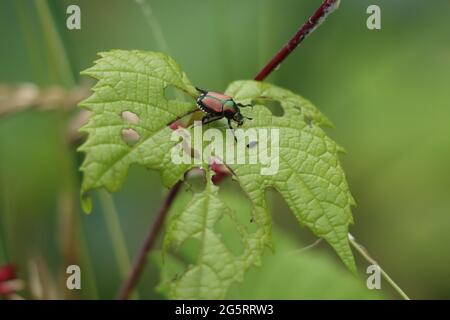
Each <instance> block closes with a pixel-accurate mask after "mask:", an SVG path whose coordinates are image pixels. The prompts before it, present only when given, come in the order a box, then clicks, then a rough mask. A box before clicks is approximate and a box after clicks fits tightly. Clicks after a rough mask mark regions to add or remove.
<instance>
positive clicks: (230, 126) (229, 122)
mask: <svg viewBox="0 0 450 320" xmlns="http://www.w3.org/2000/svg"><path fill="white" fill-rule="evenodd" d="M227 121H228V128H230V129H231V131H233V137H234V142H237V139H236V135H235V134H234V128H233V126H232V125H231V120H230V119H227Z"/></svg>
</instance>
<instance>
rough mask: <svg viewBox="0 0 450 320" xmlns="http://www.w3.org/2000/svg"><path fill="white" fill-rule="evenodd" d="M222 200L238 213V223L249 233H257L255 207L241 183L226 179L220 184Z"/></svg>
mask: <svg viewBox="0 0 450 320" xmlns="http://www.w3.org/2000/svg"><path fill="white" fill-rule="evenodd" d="M219 197H220V199H221V200H222V201H223V202H224V203H225V204H226V205H227V207H229V208H230V209H231V210H234V212H235V213H236V221H237V222H238V223H239V224H240V225H242V226H244V227H245V229H246V230H247V231H248V232H255V231H256V229H257V226H256V224H255V223H253V222H252V219H253V217H252V215H253V206H252V203H251V202H250V199H249V198H248V197H247V195H246V193H245V192H244V190H243V189H242V188H241V186H240V185H239V183H237V182H236V181H234V180H233V179H231V178H229V177H228V178H225V179H224V180H222V182H221V183H220V189H219Z"/></svg>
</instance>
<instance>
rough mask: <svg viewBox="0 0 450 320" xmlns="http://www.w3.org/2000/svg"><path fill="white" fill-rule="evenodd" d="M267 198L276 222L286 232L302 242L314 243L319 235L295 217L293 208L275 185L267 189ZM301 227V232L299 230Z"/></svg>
mask: <svg viewBox="0 0 450 320" xmlns="http://www.w3.org/2000/svg"><path fill="white" fill-rule="evenodd" d="M266 199H267V203H268V206H269V212H270V213H271V216H272V221H273V223H274V224H276V225H278V226H280V227H281V228H282V229H283V230H286V233H288V234H291V235H292V236H293V237H294V238H297V239H299V240H300V241H301V242H302V243H313V242H314V241H316V240H317V237H316V236H315V235H314V234H313V233H312V232H311V231H310V230H309V229H308V228H304V225H303V224H302V223H300V221H299V220H298V219H297V218H296V217H295V215H294V213H293V212H292V210H291V209H290V208H289V205H288V204H287V202H286V201H285V199H284V198H283V197H282V196H281V194H280V192H279V191H278V190H276V189H275V188H273V187H268V188H267V189H266ZM299 228H301V232H300V231H299Z"/></svg>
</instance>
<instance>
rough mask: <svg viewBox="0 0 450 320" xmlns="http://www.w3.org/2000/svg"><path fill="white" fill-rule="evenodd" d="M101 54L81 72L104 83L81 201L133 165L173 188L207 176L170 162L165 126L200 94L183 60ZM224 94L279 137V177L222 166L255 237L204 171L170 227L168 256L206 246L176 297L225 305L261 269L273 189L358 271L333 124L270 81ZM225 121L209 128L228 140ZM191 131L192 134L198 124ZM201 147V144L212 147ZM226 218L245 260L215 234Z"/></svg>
mask: <svg viewBox="0 0 450 320" xmlns="http://www.w3.org/2000/svg"><path fill="white" fill-rule="evenodd" d="M100 56H101V58H100V59H99V60H98V61H96V64H95V65H94V66H93V67H91V68H89V69H87V70H86V71H84V73H83V74H86V75H89V76H91V77H93V78H95V79H97V80H98V82H97V83H96V85H95V86H94V88H93V94H92V95H91V96H90V97H89V98H88V99H86V100H85V101H83V102H82V104H81V106H83V107H85V108H88V109H89V110H90V111H91V117H90V120H89V122H88V123H87V124H86V125H85V126H84V127H83V128H82V131H84V132H87V133H88V139H87V140H86V142H85V143H84V144H83V145H82V146H81V147H80V149H79V150H81V151H83V152H85V153H86V158H85V160H84V162H83V164H82V166H81V170H82V171H83V173H84V176H83V182H82V187H81V194H82V198H83V199H88V198H87V197H86V193H87V192H88V191H89V190H91V189H94V188H101V187H103V188H106V189H107V190H108V191H110V192H114V191H116V190H117V189H118V188H119V187H120V186H121V185H122V183H123V181H124V179H125V178H126V175H127V172H128V168H129V166H130V165H131V164H140V165H143V166H145V167H147V168H149V169H153V170H157V171H159V172H160V173H161V175H162V180H163V183H164V185H165V186H168V187H170V186H172V185H173V184H174V183H175V182H176V181H177V180H179V179H182V178H183V175H184V173H185V172H186V171H187V170H189V169H191V168H193V167H199V166H202V167H203V168H208V166H209V165H210V163H209V161H210V159H207V160H205V159H201V161H203V162H200V163H196V162H195V161H192V162H191V163H187V164H176V163H174V162H173V161H172V158H171V156H172V153H171V151H172V150H173V148H174V147H177V146H180V143H179V141H175V140H173V139H172V138H173V136H172V133H173V131H172V129H171V128H170V127H169V126H168V124H170V123H172V122H173V121H175V120H177V119H179V118H181V117H183V116H184V115H186V114H188V113H191V112H192V111H194V110H196V106H195V103H194V100H193V99H195V98H196V97H197V96H198V93H197V91H196V89H195V87H194V86H193V85H192V84H191V83H190V81H189V80H188V78H187V77H186V75H185V74H184V73H183V72H182V71H181V69H180V67H179V66H178V65H177V64H176V62H175V61H174V60H173V59H172V58H170V57H168V56H167V55H165V54H162V53H155V52H143V51H123V50H113V51H109V52H106V53H101V54H100ZM168 87H173V88H175V89H178V90H180V91H182V92H184V93H185V94H186V95H187V96H188V97H189V99H192V101H189V102H185V101H184V100H179V99H171V98H169V97H167V96H166V93H165V92H166V89H167V88H168ZM226 94H228V95H231V96H232V97H234V100H235V101H237V102H239V103H243V104H250V103H251V104H253V105H254V107H253V108H242V109H241V112H242V113H243V114H244V115H245V116H247V117H251V118H252V119H253V120H246V121H245V123H244V125H243V126H242V127H243V128H244V129H255V130H259V129H265V130H267V129H270V130H272V129H274V130H278V133H279V134H278V136H279V139H275V138H272V137H271V136H270V135H269V144H268V147H267V148H266V152H267V154H272V155H273V154H274V152H275V149H274V148H273V146H272V145H271V143H272V141H275V140H277V141H278V144H279V148H278V149H277V150H279V153H278V155H276V156H275V159H277V160H278V161H277V169H278V170H275V172H273V173H271V174H266V173H265V174H262V172H263V169H266V168H265V166H266V165H263V164H262V163H255V164H250V163H245V164H236V162H230V163H227V162H226V161H225V164H226V166H227V167H228V168H229V169H230V171H231V172H232V173H233V176H234V178H235V179H236V180H237V181H238V183H239V184H240V186H241V188H242V190H243V191H244V193H245V195H246V196H247V198H248V199H249V200H250V202H251V206H252V220H253V223H254V226H255V228H254V229H255V230H256V231H252V232H249V231H247V230H246V228H245V227H243V226H242V225H241V224H239V223H237V220H236V219H235V215H234V213H233V211H232V210H230V209H228V208H227V206H226V205H225V204H224V203H223V202H222V201H220V199H219V198H218V196H217V194H218V191H217V190H218V188H217V187H216V186H214V185H213V184H212V183H211V181H210V179H209V176H210V172H209V170H206V171H207V177H208V179H207V180H208V181H207V187H206V189H205V190H204V191H203V192H201V193H198V194H194V196H193V198H192V200H191V202H190V204H189V205H188V206H187V207H186V208H183V209H182V210H180V211H179V212H178V215H177V216H176V217H175V218H174V220H173V221H172V222H171V223H170V224H169V227H168V230H167V233H166V239H165V245H164V247H165V248H166V249H167V248H169V247H174V248H179V247H180V246H182V245H183V243H185V242H186V241H187V240H188V239H194V240H196V241H199V242H200V248H201V250H200V252H199V253H198V256H197V258H196V262H195V264H193V265H192V266H189V267H188V268H187V271H186V272H185V273H184V274H183V275H182V276H181V277H180V278H179V279H176V280H174V281H173V282H171V284H170V289H169V292H170V296H171V297H173V298H210V299H211V298H213V297H215V298H223V297H225V295H226V292H227V289H228V288H229V286H230V285H231V284H232V283H233V282H236V281H240V280H242V277H243V275H244V272H245V271H246V270H247V269H248V268H249V267H250V266H251V265H258V264H259V263H260V257H261V255H262V254H263V251H264V248H265V247H266V246H270V244H271V235H270V230H271V219H270V215H269V213H268V209H267V207H268V206H267V203H266V199H265V191H266V189H267V188H274V189H275V190H277V191H278V192H279V193H280V194H281V196H282V197H283V198H284V199H285V201H286V203H287V204H288V205H289V207H290V209H291V210H292V212H293V213H294V215H295V216H296V218H297V220H298V221H299V223H300V224H303V225H305V226H307V227H308V228H309V229H310V230H311V231H312V232H313V233H314V234H316V235H317V236H318V237H321V238H323V239H325V240H326V241H327V242H328V243H329V244H330V245H331V246H332V247H333V248H334V250H335V251H336V252H337V254H338V255H339V256H340V258H341V259H342V261H343V262H344V263H345V264H346V266H347V267H348V268H349V269H350V270H352V271H353V272H355V269H356V268H355V262H354V258H353V255H352V252H351V249H350V246H349V243H348V239H347V235H348V226H349V224H350V223H352V215H351V209H350V207H351V206H352V205H354V200H353V198H352V196H351V194H350V192H349V190H348V185H347V183H346V180H345V174H344V172H343V170H342V168H341V166H340V163H339V159H338V154H339V152H341V151H343V149H342V148H341V147H339V146H338V145H337V144H336V143H335V142H334V141H333V140H331V139H330V138H329V137H328V136H327V135H326V133H325V132H324V131H323V129H322V127H323V126H331V123H330V121H329V120H328V119H327V118H326V117H325V116H324V115H323V114H322V113H321V112H320V111H319V110H318V109H317V108H316V107H314V106H313V105H312V104H311V103H310V102H309V101H307V100H306V99H304V98H302V97H300V96H298V95H296V94H294V93H292V92H290V91H288V90H285V89H282V88H279V87H276V86H273V85H270V84H267V83H261V82H256V81H237V82H234V83H232V84H231V85H230V86H229V87H228V89H227V90H226ZM269 102H278V103H279V104H280V106H281V108H282V109H283V112H284V114H283V115H282V116H275V115H273V114H272V112H271V111H270V110H269V108H266V107H265V106H268V103H269ZM219 123H222V124H223V121H222V122H220V121H218V122H214V123H210V124H208V125H205V126H204V130H206V129H208V128H211V127H216V128H219V129H221V130H222V132H223V129H224V128H226V127H225V126H223V125H222V126H221V125H220V124H219ZM187 130H188V131H189V132H191V133H194V132H195V128H194V126H191V127H189V128H188V129H187ZM193 136H195V134H193V135H192V137H193ZM240 140H241V139H240V138H239V139H238V143H239V141H240ZM243 140H244V142H245V139H243ZM248 142H249V145H248V147H247V148H246V149H245V156H246V157H247V156H248V155H249V154H250V153H251V150H250V149H251V147H250V145H251V141H248ZM192 145H193V146H194V147H196V146H197V145H196V144H195V143H194V144H192ZM201 145H202V146H204V145H205V141H203V142H202V143H201ZM235 148H237V147H235ZM258 148H259V147H258ZM194 149H195V148H194ZM194 149H191V150H190V151H189V153H190V157H192V156H193V155H194V154H195V153H196V152H197V153H198V154H203V153H202V152H201V151H199V150H194ZM182 150H184V149H182ZM185 151H186V150H185ZM223 160H226V159H225V158H223ZM237 163H239V162H237ZM83 205H84V208H85V210H86V211H89V209H90V202H89V201H88V200H84V201H83ZM224 215H227V216H228V217H231V219H232V220H233V221H234V222H235V226H236V229H237V232H238V233H239V236H240V238H241V241H242V243H243V246H244V251H243V253H241V254H239V255H236V254H233V253H231V252H230V251H229V248H227V246H226V245H224V243H223V242H222V241H221V238H220V236H219V234H217V232H215V229H214V226H215V224H216V223H217V222H218V221H219V220H221V219H222V218H223V217H224Z"/></svg>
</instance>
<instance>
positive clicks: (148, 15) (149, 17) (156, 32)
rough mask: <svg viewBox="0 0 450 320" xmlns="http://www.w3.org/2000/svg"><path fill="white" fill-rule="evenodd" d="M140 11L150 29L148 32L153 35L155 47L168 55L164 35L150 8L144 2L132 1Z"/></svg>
mask: <svg viewBox="0 0 450 320" xmlns="http://www.w3.org/2000/svg"><path fill="white" fill-rule="evenodd" d="M134 1H135V2H136V3H137V4H138V5H139V7H140V8H141V10H142V14H143V15H144V16H145V21H146V22H147V24H148V25H149V27H150V30H151V31H152V33H153V37H154V38H155V41H156V45H157V47H158V48H159V50H161V51H164V52H166V53H169V45H168V44H167V41H166V38H165V37H164V33H163V32H162V28H161V25H160V23H159V21H158V19H156V17H155V15H154V14H153V9H152V7H151V6H150V5H149V4H148V3H147V2H145V0H134Z"/></svg>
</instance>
